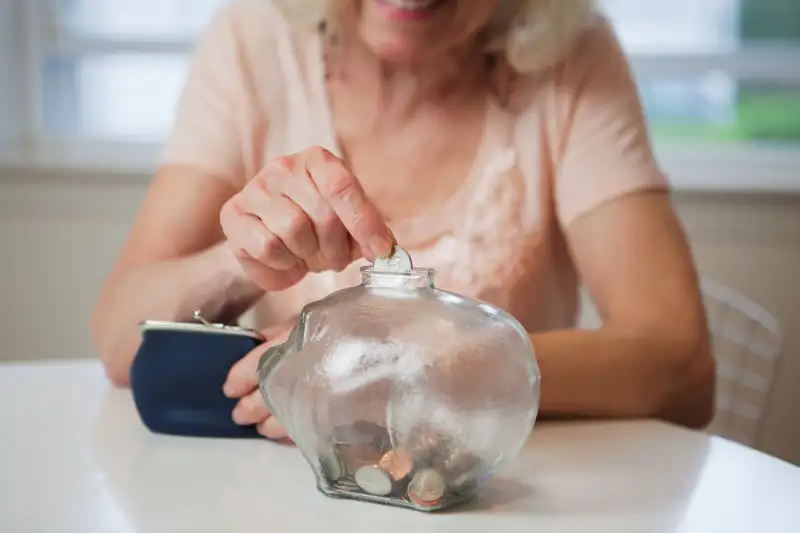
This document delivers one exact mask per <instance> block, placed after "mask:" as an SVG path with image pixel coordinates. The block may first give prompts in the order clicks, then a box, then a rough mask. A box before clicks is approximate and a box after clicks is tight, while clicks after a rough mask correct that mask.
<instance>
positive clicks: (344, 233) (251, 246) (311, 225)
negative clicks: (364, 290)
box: [220, 147, 394, 291]
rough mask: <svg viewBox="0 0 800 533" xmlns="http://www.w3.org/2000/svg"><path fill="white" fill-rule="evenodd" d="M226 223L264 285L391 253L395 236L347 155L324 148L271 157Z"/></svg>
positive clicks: (238, 251) (231, 205)
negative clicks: (349, 165)
mask: <svg viewBox="0 0 800 533" xmlns="http://www.w3.org/2000/svg"><path fill="white" fill-rule="evenodd" d="M220 223H221V225H222V230H223V233H224V234H225V236H226V237H227V239H228V243H229V245H230V246H231V249H232V251H233V253H234V254H235V255H236V257H237V259H238V260H239V263H240V265H241V266H242V268H243V270H244V271H245V273H246V274H247V275H248V276H250V277H251V278H252V279H253V281H254V282H255V283H256V284H258V285H259V286H260V287H261V288H262V289H264V290H267V291H277V290H282V289H286V288H289V287H291V286H292V285H294V284H296V283H297V282H299V281H300V280H301V279H302V278H303V277H304V276H305V275H306V274H307V273H308V272H323V271H330V270H332V271H336V272H339V271H341V270H343V269H344V268H345V267H346V266H347V265H348V264H350V262H351V261H353V260H355V259H357V258H359V257H361V256H362V255H363V256H365V257H367V259H374V258H376V257H387V256H389V255H390V254H391V251H392V246H393V245H394V237H393V236H392V234H391V231H390V230H389V228H388V227H387V225H386V224H385V223H384V221H383V219H382V218H381V215H380V214H379V212H378V210H377V209H376V208H375V206H374V205H373V204H372V202H371V201H370V200H369V198H367V195H366V193H365V192H364V190H363V188H362V187H361V184H360V183H359V181H358V179H356V177H355V176H353V174H351V173H350V171H349V170H348V169H347V167H346V166H345V164H344V162H343V161H342V160H341V159H339V158H338V157H336V156H335V155H333V154H332V153H331V152H329V151H328V150H325V149H324V148H321V147H315V148H310V149H308V150H304V151H302V152H299V153H296V154H292V155H287V156H284V157H280V158H277V159H275V160H273V161H271V162H269V163H268V164H267V165H266V166H265V167H264V169H263V170H262V171H261V172H260V173H259V174H258V175H257V176H255V177H254V178H253V179H252V180H251V181H250V182H249V183H248V184H247V185H246V186H245V187H244V188H243V189H242V191H241V192H239V193H237V194H235V195H234V196H233V197H232V198H231V199H230V200H228V202H226V203H225V205H224V206H223V208H222V210H221V213H220Z"/></svg>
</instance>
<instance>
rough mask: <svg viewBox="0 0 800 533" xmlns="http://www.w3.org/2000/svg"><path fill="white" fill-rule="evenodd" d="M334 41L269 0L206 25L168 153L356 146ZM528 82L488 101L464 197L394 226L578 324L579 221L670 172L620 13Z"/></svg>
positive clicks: (563, 321) (346, 277)
mask: <svg viewBox="0 0 800 533" xmlns="http://www.w3.org/2000/svg"><path fill="white" fill-rule="evenodd" d="M321 41H322V39H321V38H320V37H319V36H318V35H317V34H315V33H309V32H303V31H302V30H299V29H296V28H294V27H292V26H290V25H289V24H288V23H287V21H286V20H285V19H284V18H283V16H282V15H281V14H280V12H278V11H277V9H276V8H275V7H274V6H272V5H271V3H270V2H268V1H265V0H233V2H231V4H229V5H228V6H226V7H225V8H223V9H222V10H221V11H220V12H219V14H218V15H217V16H216V17H215V19H214V21H213V22H212V23H211V25H210V26H209V27H208V29H207V30H206V31H205V32H204V34H203V35H202V36H201V38H200V41H199V43H198V45H197V50H196V53H195V57H194V61H193V64H192V67H191V69H190V73H189V77H188V81H187V84H186V87H185V90H184V93H183V96H182V99H181V102H180V105H179V109H178V113H177V120H176V125H175V129H174V132H173V133H172V136H171V138H170V139H169V142H168V144H167V147H166V150H165V154H164V161H163V162H164V163H171V164H182V165H189V166H192V167H195V168H198V169H200V170H202V171H204V172H207V173H210V174H214V175H218V176H219V177H220V179H226V180H230V181H231V182H232V183H234V184H235V186H236V187H238V188H241V187H243V186H244V184H245V183H246V181H247V180H248V179H250V178H251V177H253V176H255V175H256V174H257V173H258V171H259V170H260V169H261V168H262V166H263V165H264V163H265V161H267V160H268V159H269V158H272V157H275V156H278V155H284V154H288V153H294V152H298V151H301V150H303V149H305V148H308V147H312V146H315V145H318V146H323V147H325V148H327V149H329V150H331V151H332V152H333V153H336V154H341V150H340V149H339V147H338V146H337V141H336V136H335V133H334V128H333V127H332V124H331V116H330V110H329V108H328V104H327V94H326V86H325V81H324V65H323V61H322V50H321V47H322V42H321ZM517 94H518V95H521V99H520V100H518V101H521V102H522V103H523V104H522V105H521V106H520V105H517V106H513V108H514V109H517V111H510V110H508V109H506V108H502V107H500V106H499V105H498V104H496V103H495V102H494V101H489V102H487V115H486V116H487V120H486V125H485V129H484V134H483V141H482V145H481V148H480V149H479V150H478V153H477V155H476V159H475V161H474V164H473V169H472V171H471V173H470V174H469V175H468V176H466V177H465V179H464V183H463V186H462V187H461V189H460V190H459V192H458V193H457V194H455V195H454V196H453V197H452V199H451V201H449V202H447V203H446V204H444V205H442V206H441V207H440V208H438V209H436V210H435V211H433V212H428V213H426V214H425V216H424V218H416V219H412V220H400V221H392V231H393V232H394V233H395V235H396V236H397V238H398V241H399V243H400V244H401V246H403V247H405V248H406V249H407V250H408V251H409V252H410V253H411V255H412V257H413V259H414V262H415V264H416V265H418V266H424V267H432V268H435V269H436V270H437V275H436V285H437V286H438V287H440V288H442V289H446V290H450V291H454V292H457V293H461V294H464V295H468V296H472V297H476V298H479V299H482V300H484V301H487V302H490V303H493V304H495V305H497V306H499V307H501V308H503V309H505V310H506V311H508V312H510V313H511V314H513V315H514V316H515V317H516V318H517V319H518V320H519V321H520V322H521V323H522V325H523V326H524V327H525V328H526V329H527V330H528V331H531V332H532V331H541V330H545V329H554V328H565V327H570V326H573V325H574V324H575V321H576V318H577V311H578V283H579V282H578V276H577V274H576V271H575V268H574V266H573V264H572V262H571V260H570V256H569V251H568V248H567V244H566V241H565V238H564V228H566V227H567V226H568V225H569V224H570V223H571V222H572V221H574V220H575V219H577V218H578V217H580V216H582V215H584V214H586V213H588V212H589V211H591V210H592V209H594V208H596V207H598V206H600V205H601V204H603V203H605V202H607V201H609V200H612V199H614V198H617V197H619V196H622V195H624V194H627V193H630V192H633V191H638V190H643V189H653V188H665V187H666V186H667V184H666V180H665V178H664V176H663V175H662V174H661V172H660V171H659V169H658V168H657V165H656V164H655V162H654V158H653V155H652V151H651V147H650V141H649V138H648V134H647V129H646V125H645V120H644V117H643V113H642V109H641V105H640V102H639V99H638V95H637V92H636V87H635V84H634V82H633V79H632V76H631V74H630V71H629V67H628V64H627V62H626V60H625V58H624V56H623V53H622V51H621V49H620V47H619V44H618V42H617V40H616V38H615V36H614V34H613V32H612V30H611V29H610V28H609V26H608V25H606V24H598V26H597V27H596V28H594V29H592V30H590V31H588V32H587V33H586V34H585V35H584V36H583V37H582V38H581V39H580V40H579V42H578V43H577V44H576V46H575V48H574V49H573V51H572V53H571V54H570V55H569V57H567V58H566V60H565V61H563V62H562V63H561V64H560V65H559V66H558V67H556V68H554V69H552V70H550V71H548V72H546V73H542V74H538V75H530V76H527V77H526V78H525V79H524V80H522V84H521V85H520V87H519V90H518V93H517ZM419 193H420V194H421V195H422V194H425V191H424V189H423V188H420V190H419ZM363 264H365V263H364V262H363V261H362V262H357V263H354V264H352V265H350V267H348V268H347V269H346V270H345V271H344V272H342V273H340V274H336V273H322V274H312V275H308V276H306V278H304V280H303V281H301V282H300V283H298V284H297V285H295V286H294V287H292V288H290V289H287V290H285V291H281V292H277V293H271V294H268V295H267V296H266V297H265V298H264V301H263V302H261V303H260V304H259V305H258V306H257V313H256V316H257V317H258V322H259V325H260V326H268V325H272V324H276V323H282V322H284V321H286V320H288V319H291V318H292V317H294V316H295V315H296V314H297V313H299V311H300V309H301V308H302V307H303V306H304V305H305V304H307V303H309V302H311V301H314V300H318V299H320V298H323V297H325V296H326V295H328V294H329V293H330V292H332V291H334V290H338V289H340V288H343V287H346V286H350V285H354V284H357V283H359V282H360V274H359V271H358V269H359V267H360V266H362V265H363Z"/></svg>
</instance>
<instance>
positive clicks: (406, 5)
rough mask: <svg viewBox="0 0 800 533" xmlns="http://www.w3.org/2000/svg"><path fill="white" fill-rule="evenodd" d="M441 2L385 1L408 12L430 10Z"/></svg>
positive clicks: (418, 0)
mask: <svg viewBox="0 0 800 533" xmlns="http://www.w3.org/2000/svg"><path fill="white" fill-rule="evenodd" d="M439 1H440V0H383V2H384V3H386V4H388V5H390V6H392V7H396V8H399V9H406V10H408V11H422V10H423V9H430V8H431V7H434V6H435V5H436V4H438V3H439Z"/></svg>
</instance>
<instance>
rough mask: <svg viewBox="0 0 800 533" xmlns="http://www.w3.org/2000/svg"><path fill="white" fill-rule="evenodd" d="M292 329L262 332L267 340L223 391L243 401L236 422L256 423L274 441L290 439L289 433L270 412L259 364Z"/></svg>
mask: <svg viewBox="0 0 800 533" xmlns="http://www.w3.org/2000/svg"><path fill="white" fill-rule="evenodd" d="M291 330H292V326H291V325H284V326H275V327H272V328H267V329H265V330H263V331H262V332H261V333H262V334H263V335H264V337H265V338H266V339H267V341H266V342H265V343H264V344H262V345H260V346H258V347H257V348H255V349H253V350H251V351H250V353H248V354H247V355H245V356H244V357H243V358H241V359H240V360H239V362H237V363H236V364H235V365H233V367H231V370H230V372H229V373H228V379H227V380H226V381H225V384H224V385H223V388H222V390H223V392H224V393H225V395H226V396H228V397H229V398H239V402H238V403H237V404H236V407H235V408H234V409H233V413H232V417H233V421H234V422H236V423H237V424H239V425H242V426H246V425H250V424H255V425H256V428H257V429H258V432H259V433H260V434H261V435H263V436H265V437H267V438H268V439H272V440H285V439H288V436H287V434H286V430H285V429H284V428H283V426H282V425H281V423H280V422H278V419H277V418H275V417H274V416H272V413H270V412H269V410H268V409H267V406H266V404H265V403H264V399H263V398H262V397H261V391H260V390H259V388H258V361H259V359H261V356H262V355H264V352H266V351H267V349H269V348H270V347H272V346H275V345H276V344H280V343H282V342H285V341H286V339H287V338H288V336H289V333H290V332H291Z"/></svg>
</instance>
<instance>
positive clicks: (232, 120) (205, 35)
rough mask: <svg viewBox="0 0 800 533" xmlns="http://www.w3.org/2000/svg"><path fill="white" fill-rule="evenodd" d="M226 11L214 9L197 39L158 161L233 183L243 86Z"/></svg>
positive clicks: (239, 165)
mask: <svg viewBox="0 0 800 533" xmlns="http://www.w3.org/2000/svg"><path fill="white" fill-rule="evenodd" d="M232 12H233V7H232V6H231V5H228V6H226V7H223V8H222V9H220V10H219V11H218V12H217V14H216V15H215V16H214V18H213V19H212V21H211V22H210V23H209V25H208V26H207V27H206V28H205V30H204V31H203V32H202V33H201V35H200V37H199V39H198V41H197V44H196V46H195V49H194V53H193V56H192V59H191V61H190V65H189V70H188V74H187V78H186V81H185V85H184V87H183V90H182V93H181V96H180V99H179V101H178V105H177V110H176V113H175V117H174V119H175V120H174V125H173V129H172V131H171V134H170V136H169V138H168V139H167V142H166V146H165V148H164V151H163V153H162V157H161V163H162V164H165V165H166V164H171V165H186V166H191V167H194V168H197V169H199V170H201V171H203V172H206V173H208V174H212V175H216V176H219V177H221V178H224V179H226V180H230V181H231V182H232V183H238V182H240V181H241V180H242V179H243V176H242V175H243V152H242V141H241V137H242V125H241V123H240V117H241V114H242V108H243V105H244V102H243V98H244V97H243V88H244V87H243V86H244V84H243V73H242V72H241V71H240V66H241V63H242V62H241V61H240V60H239V58H238V52H237V39H236V33H235V31H234V20H233V14H232Z"/></svg>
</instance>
